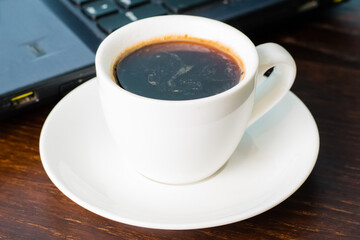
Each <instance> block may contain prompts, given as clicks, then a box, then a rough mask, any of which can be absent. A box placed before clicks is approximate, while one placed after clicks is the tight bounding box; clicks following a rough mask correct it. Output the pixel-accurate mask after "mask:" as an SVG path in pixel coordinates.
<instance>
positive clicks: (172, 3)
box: [163, 0, 213, 13]
mask: <svg viewBox="0 0 360 240" xmlns="http://www.w3.org/2000/svg"><path fill="white" fill-rule="evenodd" d="M211 1H213V0H192V1H188V0H186V1H184V0H163V3H164V5H165V6H166V7H167V8H169V9H170V10H171V11H173V12H174V13H178V12H181V11H185V10H188V9H190V8H193V7H197V6H199V5H201V4H205V3H208V2H211Z"/></svg>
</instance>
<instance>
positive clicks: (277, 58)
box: [248, 43, 296, 126]
mask: <svg viewBox="0 0 360 240" xmlns="http://www.w3.org/2000/svg"><path fill="white" fill-rule="evenodd" d="M256 50H257V52H258V55H259V67H258V72H257V76H256V91H255V92H256V93H255V103H254V107H253V111H252V113H251V116H250V119H249V122H248V126H250V125H251V124H253V123H254V122H255V121H256V120H258V119H259V118H260V117H261V116H263V115H264V114H265V113H266V112H268V111H269V110H270V109H271V108H273V107H274V106H275V105H276V104H277V103H278V102H279V101H280V100H281V99H282V98H283V97H284V96H285V95H286V93H287V92H288V91H289V89H290V88H291V86H292V85H293V83H294V80H295V75H296V65H295V61H294V59H293V58H292V57H291V55H290V54H289V53H288V51H286V50H285V48H283V47H282V46H280V45H278V44H275V43H264V44H261V45H258V46H257V47H256ZM272 67H274V70H273V72H272V73H271V74H270V75H269V76H268V77H266V76H265V75H264V74H265V73H266V71H268V70H269V69H270V68H272Z"/></svg>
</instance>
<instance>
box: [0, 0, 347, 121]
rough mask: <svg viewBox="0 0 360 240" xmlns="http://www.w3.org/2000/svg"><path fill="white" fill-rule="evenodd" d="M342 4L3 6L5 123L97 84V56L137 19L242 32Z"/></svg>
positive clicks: (115, 1)
mask: <svg viewBox="0 0 360 240" xmlns="http://www.w3.org/2000/svg"><path fill="white" fill-rule="evenodd" d="M340 2H342V1H341V0H0V118H4V117H7V116H10V115H12V114H14V113H19V112H22V111H23V110H29V109H31V108H33V107H36V106H39V105H40V104H42V103H45V102H49V101H52V100H58V99H60V98H61V97H62V96H64V95H65V94H67V93H68V92H69V91H71V90H72V89H73V88H75V87H77V86H78V85H80V84H82V83H83V82H85V81H87V80H89V79H91V78H93V77H94V76H95V68H94V60H95V52H96V49H97V47H98V46H99V44H100V42H101V41H102V40H103V39H104V38H105V37H106V36H107V35H108V34H110V33H111V32H112V31H114V30H116V29H117V28H119V27H121V26H124V25H126V24H128V23H130V22H133V21H136V20H138V19H142V18H146V17H151V16H157V15H166V14H188V15H197V16H204V17H208V18H213V19H217V20H220V21H224V22H227V21H230V20H232V19H236V21H237V23H240V26H238V27H239V28H241V30H247V29H250V28H258V29H261V27H262V26H263V24H264V23H271V22H273V21H277V20H279V19H285V18H290V17H293V16H294V15H297V14H299V13H303V12H306V11H309V10H312V9H316V8H319V7H325V6H329V5H334V4H336V3H340Z"/></svg>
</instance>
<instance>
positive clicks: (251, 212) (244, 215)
mask: <svg viewBox="0 0 360 240" xmlns="http://www.w3.org/2000/svg"><path fill="white" fill-rule="evenodd" d="M95 79H96V77H95V78H93V79H91V80H89V81H87V82H85V83H83V84H82V85H80V86H79V87H77V88H76V89H74V90H73V91H71V92H70V93H69V94H68V95H66V96H65V97H64V98H63V99H61V100H60V101H59V103H58V104H57V105H56V106H55V107H54V108H53V109H52V110H51V112H50V114H49V115H48V117H47V118H46V120H45V122H44V125H43V128H42V130H41V133H40V139H39V152H40V158H41V162H42V165H43V168H44V170H45V172H46V174H47V175H48V177H49V178H50V180H51V181H52V182H53V184H54V185H55V186H56V187H57V188H58V189H59V190H60V191H61V192H62V193H63V194H64V195H65V196H67V197H68V198H69V199H70V200H72V201H74V202H75V203H77V204H78V205H80V206H81V207H83V208H85V209H87V210H89V211H91V212H93V213H95V214H96V215H99V216H102V217H105V218H108V219H110V220H113V221H117V222H120V223H123V224H128V225H133V226H138V227H146V228H152V229H167V230H189V229H202V228H209V227H216V226H222V225H227V224H231V223H234V222H239V221H243V220H245V219H248V218H251V217H254V216H256V215H259V214H261V213H264V212H266V211H268V210H269V209H271V208H273V207H275V206H277V205H279V204H280V203H282V202H283V201H284V200H286V199H287V198H289V197H290V196H291V195H292V194H294V193H295V192H296V191H297V190H298V189H299V188H300V187H301V186H302V185H303V183H304V182H305V181H306V180H307V179H308V177H309V175H310V174H311V172H312V170H313V168H314V167H315V164H316V162H317V157H318V154H319V148H320V138H319V131H318V127H317V124H316V122H315V119H314V117H313V116H312V114H311V112H310V111H309V109H308V108H307V107H306V105H305V104H304V103H303V102H302V101H301V100H300V99H299V98H298V97H297V96H296V95H295V94H294V93H292V92H291V91H289V93H287V94H291V95H293V97H295V99H296V102H297V103H296V104H301V105H303V106H304V108H305V109H304V110H306V111H307V115H308V116H307V117H309V120H312V121H311V123H312V124H311V125H312V128H313V130H312V131H311V132H312V133H313V134H314V136H315V137H316V139H313V141H314V142H315V144H316V146H315V147H314V149H316V150H315V151H313V153H312V155H313V156H312V158H311V159H313V160H312V161H311V163H312V164H308V166H307V168H306V169H305V168H304V169H303V171H302V174H301V177H299V179H301V180H298V182H297V184H294V186H292V187H291V188H292V191H289V192H288V193H287V194H280V195H281V197H280V196H279V197H277V198H276V197H275V198H274V197H271V198H269V199H267V200H265V201H263V202H262V203H261V204H259V205H258V206H257V207H255V208H250V209H247V210H246V211H244V212H241V213H235V214H234V215H231V216H226V217H222V218H219V219H216V220H211V221H204V222H199V223H196V224H195V223H193V222H191V221H190V223H187V224H184V223H181V224H176V223H170V224H166V223H163V222H161V223H159V222H147V221H139V220H136V219H132V218H128V217H121V216H119V215H118V214H116V213H112V212H109V211H107V210H104V209H101V208H100V207H98V206H95V205H92V204H89V203H88V202H87V201H86V200H83V199H82V198H80V197H78V196H77V195H76V194H75V193H73V191H72V190H70V189H68V188H67V187H66V186H65V185H64V184H62V181H61V180H60V179H58V178H57V177H56V174H54V173H53V170H52V167H51V166H50V162H49V160H48V159H49V158H48V157H47V153H46V150H45V147H44V141H45V140H44V139H45V138H46V137H45V135H46V132H47V129H48V128H49V126H51V122H52V121H53V120H52V119H53V118H56V115H57V112H58V111H61V108H62V107H63V105H66V104H67V102H69V101H70V100H71V98H72V95H73V94H77V92H79V91H84V89H85V88H89V89H90V88H91V85H93V84H97V83H96V80H95ZM92 87H93V88H94V87H95V86H92ZM309 158H310V157H309ZM149 181H150V180H149ZM159 184H161V183H159ZM269 200H270V202H268V201H269ZM266 202H267V204H265V206H264V203H266Z"/></svg>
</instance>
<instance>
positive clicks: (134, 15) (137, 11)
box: [125, 3, 168, 21]
mask: <svg viewBox="0 0 360 240" xmlns="http://www.w3.org/2000/svg"><path fill="white" fill-rule="evenodd" d="M167 13H168V11H167V10H166V9H165V8H164V7H163V6H161V5H160V4H157V3H149V4H146V5H142V6H140V7H137V8H134V9H132V10H131V11H127V12H126V13H125V15H126V16H127V17H128V18H130V19H131V20H132V21H135V20H138V19H142V18H147V17H153V16H159V15H165V14H167Z"/></svg>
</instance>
